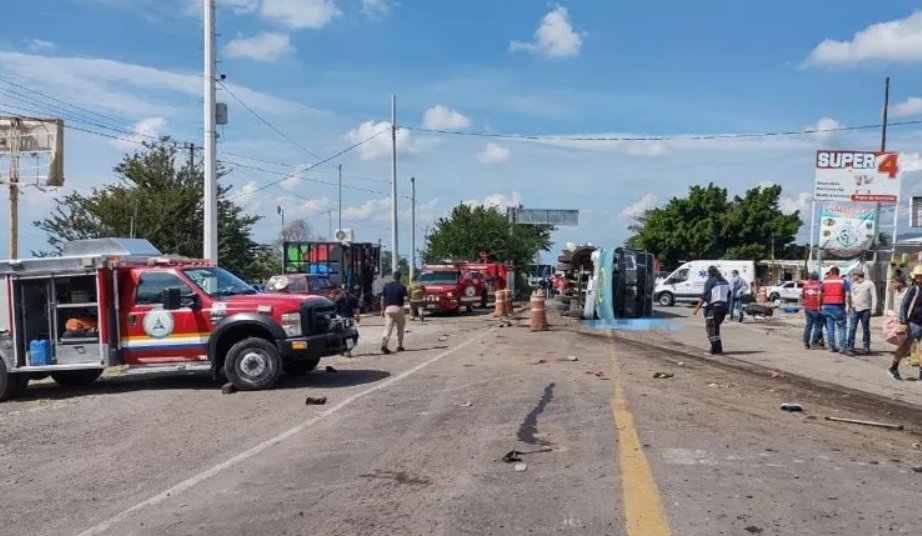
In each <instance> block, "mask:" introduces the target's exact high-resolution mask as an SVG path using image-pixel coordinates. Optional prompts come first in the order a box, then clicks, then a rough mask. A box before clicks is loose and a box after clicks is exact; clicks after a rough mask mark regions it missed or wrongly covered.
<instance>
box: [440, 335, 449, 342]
mask: <svg viewBox="0 0 922 536" xmlns="http://www.w3.org/2000/svg"><path fill="white" fill-rule="evenodd" d="M447 340H448V335H439V342H445V341H447Z"/></svg>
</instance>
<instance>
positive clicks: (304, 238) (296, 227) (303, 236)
mask: <svg viewBox="0 0 922 536" xmlns="http://www.w3.org/2000/svg"><path fill="white" fill-rule="evenodd" d="M319 240H320V237H319V236H317V234H316V233H314V228H313V227H311V224H310V222H308V221H307V220H304V219H298V220H295V221H293V222H291V223H289V224H288V225H286V226H285V228H284V229H282V230H281V231H280V232H279V237H278V238H277V239H276V240H275V243H274V244H273V246H272V247H273V250H274V251H275V252H276V253H278V255H279V257H280V258H281V256H282V243H283V242H312V241H319Z"/></svg>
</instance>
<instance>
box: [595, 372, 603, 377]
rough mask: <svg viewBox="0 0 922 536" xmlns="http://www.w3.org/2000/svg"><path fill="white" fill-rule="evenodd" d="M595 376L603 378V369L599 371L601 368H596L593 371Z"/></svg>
mask: <svg viewBox="0 0 922 536" xmlns="http://www.w3.org/2000/svg"><path fill="white" fill-rule="evenodd" d="M595 377H596V378H604V377H605V373H604V372H603V371H601V370H597V371H595Z"/></svg>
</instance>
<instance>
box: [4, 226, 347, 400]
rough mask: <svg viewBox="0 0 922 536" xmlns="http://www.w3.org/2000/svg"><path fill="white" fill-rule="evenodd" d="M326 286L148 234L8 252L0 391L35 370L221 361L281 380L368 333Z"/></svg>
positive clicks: (247, 378) (62, 378)
mask: <svg viewBox="0 0 922 536" xmlns="http://www.w3.org/2000/svg"><path fill="white" fill-rule="evenodd" d="M334 311H335V308H334V305H333V303H332V302H331V301H329V300H328V299H326V298H323V297H321V296H293V295H274V294H273V295H270V294H258V293H257V291H256V290H254V289H253V288H252V287H251V286H250V285H248V284H246V283H244V282H243V281H241V280H240V279H238V278H237V277H236V276H234V275H233V274H231V273H230V272H228V271H226V270H224V269H222V268H219V267H217V266H213V265H211V264H209V263H207V262H202V261H194V260H190V259H184V258H178V257H170V256H164V255H163V254H162V253H161V252H160V251H158V250H157V249H156V248H155V247H154V246H153V245H151V244H150V243H149V242H147V241H146V240H138V239H115V238H105V239H96V240H80V241H75V242H70V243H69V244H66V245H65V247H64V251H63V255H62V256H61V257H50V258H35V259H19V260H8V261H0V400H3V399H6V398H10V397H12V396H15V395H17V394H19V393H21V392H22V391H23V390H24V389H25V387H26V385H27V384H28V382H29V380H31V379H33V378H38V377H44V376H47V375H49V374H50V375H51V377H52V378H54V380H55V381H57V382H58V383H59V384H62V385H80V384H86V383H91V382H93V381H95V380H96V379H97V378H98V377H99V376H100V375H101V374H102V372H103V370H104V369H105V368H106V367H113V366H120V367H122V369H123V370H122V372H123V373H125V374H132V373H150V372H171V371H210V372H211V373H212V374H213V375H214V377H215V378H218V377H220V376H221V375H222V374H223V375H226V377H227V379H228V380H229V381H230V382H232V383H233V384H234V385H235V386H236V387H237V388H239V389H242V390H257V389H266V388H269V387H271V386H272V385H273V384H274V383H275V382H276V380H277V379H278V378H279V376H280V374H282V372H287V373H289V374H295V375H299V374H306V373H308V372H310V371H311V370H313V369H314V368H315V367H316V366H317V364H318V363H319V361H320V358H322V357H325V356H330V355H337V354H340V353H343V352H345V351H346V350H349V349H351V348H352V347H353V346H354V345H355V343H356V342H357V341H358V331H357V330H356V329H355V326H354V325H352V323H351V321H349V320H346V319H343V318H340V317H339V316H337V315H336V314H335V312H334Z"/></svg>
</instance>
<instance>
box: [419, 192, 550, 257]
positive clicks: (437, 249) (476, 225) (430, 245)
mask: <svg viewBox="0 0 922 536" xmlns="http://www.w3.org/2000/svg"><path fill="white" fill-rule="evenodd" d="M553 231H554V227H552V226H547V225H514V224H512V223H510V222H509V220H508V218H507V217H506V215H505V214H502V213H501V212H500V210H499V209H498V208H496V207H484V206H474V207H471V206H469V205H465V204H461V205H458V206H456V207H455V208H453V209H452V211H451V214H450V215H449V216H448V217H446V218H440V219H439V220H438V221H436V222H435V229H434V231H433V232H432V233H431V234H430V235H429V236H428V238H427V240H426V246H425V250H423V253H422V258H423V262H427V263H433V262H439V261H441V260H444V259H464V260H475V259H477V258H479V255H480V252H486V254H487V257H488V258H490V259H492V260H496V261H504V262H505V261H508V262H511V263H512V264H514V265H515V266H516V269H517V270H519V271H524V270H525V268H526V267H527V266H528V264H530V263H532V262H533V260H534V258H535V255H537V254H538V253H539V252H541V251H550V249H551V233H552V232H553Z"/></svg>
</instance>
